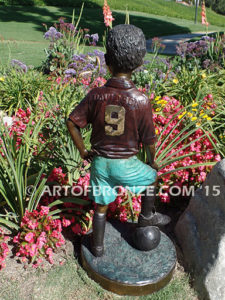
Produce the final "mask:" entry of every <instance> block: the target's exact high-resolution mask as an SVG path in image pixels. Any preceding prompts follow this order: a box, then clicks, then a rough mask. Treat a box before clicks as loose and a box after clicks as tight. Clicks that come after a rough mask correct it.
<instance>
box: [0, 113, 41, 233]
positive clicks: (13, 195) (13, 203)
mask: <svg viewBox="0 0 225 300" xmlns="http://www.w3.org/2000/svg"><path fill="white" fill-rule="evenodd" d="M31 124H32V119H31V120H30V122H29V123H28V124H27V127H26V130H25V131H24V133H23V135H22V136H20V139H21V143H20V144H19V145H18V139H17V136H16V135H14V136H11V134H10V132H9V129H8V128H7V127H3V126H1V147H0V150H1V153H0V195H1V198H0V209H1V214H0V223H2V224H5V225H6V226H9V227H11V228H15V229H19V224H20V222H21V220H22V218H23V216H24V213H25V210H26V209H27V210H28V211H32V210H34V209H36V208H37V205H38V203H39V201H40V199H41V196H42V192H43V190H44V187H45V183H46V180H47V178H46V177H44V178H43V174H44V171H45V165H43V166H42V168H41V169H40V170H38V172H37V173H36V174H35V180H34V181H33V180H32V182H30V179H32V178H33V177H32V176H31V175H34V174H32V173H31V172H30V171H31V170H32V164H33V162H34V160H35V159H36V156H35V155H34V152H35V151H36V149H37V145H38V144H39V132H40V131H41V128H42V127H43V125H44V120H43V118H41V119H40V120H39V121H38V122H37V123H36V124H35V125H34V126H32V125H31ZM31 184H32V186H31Z"/></svg>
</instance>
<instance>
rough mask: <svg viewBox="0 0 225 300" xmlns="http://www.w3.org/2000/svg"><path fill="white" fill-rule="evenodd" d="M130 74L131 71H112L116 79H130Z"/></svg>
mask: <svg viewBox="0 0 225 300" xmlns="http://www.w3.org/2000/svg"><path fill="white" fill-rule="evenodd" d="M131 75H132V72H130V73H113V74H112V76H113V77H116V78H118V79H127V80H130V79H131Z"/></svg>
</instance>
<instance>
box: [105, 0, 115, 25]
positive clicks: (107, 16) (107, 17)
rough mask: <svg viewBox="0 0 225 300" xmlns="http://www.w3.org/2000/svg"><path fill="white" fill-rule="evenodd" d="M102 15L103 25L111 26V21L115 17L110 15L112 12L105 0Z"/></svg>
mask: <svg viewBox="0 0 225 300" xmlns="http://www.w3.org/2000/svg"><path fill="white" fill-rule="evenodd" d="M103 15H104V23H105V26H106V27H110V28H112V22H113V21H114V20H115V19H114V18H113V17H112V12H111V10H110V7H109V5H108V3H107V0H104V6H103Z"/></svg>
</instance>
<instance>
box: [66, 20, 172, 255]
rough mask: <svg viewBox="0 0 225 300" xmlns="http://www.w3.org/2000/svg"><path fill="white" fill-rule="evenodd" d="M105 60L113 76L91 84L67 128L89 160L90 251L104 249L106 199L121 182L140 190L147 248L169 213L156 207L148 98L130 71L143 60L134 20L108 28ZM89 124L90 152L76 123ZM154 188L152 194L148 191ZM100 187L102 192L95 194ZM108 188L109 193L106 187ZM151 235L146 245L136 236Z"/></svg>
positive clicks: (140, 221)
mask: <svg viewBox="0 0 225 300" xmlns="http://www.w3.org/2000/svg"><path fill="white" fill-rule="evenodd" d="M106 50H107V51H106V54H105V60H106V64H107V66H108V69H109V71H110V73H111V74H112V78H111V79H109V80H108V81H107V83H106V84H105V85H104V86H103V87H100V88H94V89H92V90H91V91H90V92H89V93H88V95H87V96H86V97H85V98H84V99H83V100H82V101H81V103H80V104H79V105H78V106H77V107H76V108H75V109H74V110H73V112H72V113H71V114H70V116H69V119H68V121H67V127H68V130H69V132H70V134H71V137H72V139H73V141H74V144H75V146H76V147H77V148H78V150H79V151H80V155H81V157H82V158H83V159H86V160H89V161H92V165H91V180H90V182H91V188H92V191H91V194H90V197H91V198H92V199H93V200H94V201H95V202H96V203H97V204H98V205H97V209H96V211H95V213H94V218H93V233H92V246H91V250H92V253H93V254H94V255H95V256H97V257H99V256H102V255H103V253H104V246H103V240H104V231H105V222H106V213H107V208H108V204H109V203H111V202H112V201H114V200H115V197H116V195H115V194H114V193H113V188H114V187H115V186H118V185H122V186H125V187H127V188H128V189H130V190H131V191H132V192H135V193H140V192H143V191H144V195H143V196H142V203H141V213H140V216H139V219H138V225H137V231H136V232H135V235H134V236H135V241H134V242H135V244H136V247H137V248H139V249H140V250H151V249H154V248H155V247H157V245H158V244H159V242H160V231H159V229H158V227H156V226H160V225H166V224H167V223H169V221H170V218H169V217H168V216H165V215H162V214H160V213H157V212H156V211H155V209H154V201H155V187H156V182H157V171H156V170H157V168H158V167H157V164H156V163H155V162H154V157H155V141H156V135H155V129H154V125H153V119H152V108H151V103H150V101H149V99H148V97H147V96H146V95H145V94H143V93H142V92H140V91H138V90H137V89H136V87H135V85H134V84H133V82H132V81H131V75H132V72H133V71H134V70H135V69H136V68H137V67H139V66H141V65H142V64H143V58H144V56H145V54H146V40H145V37H144V34H143V32H142V30H141V29H139V28H137V27H135V26H133V25H117V26H115V27H114V28H113V29H112V30H110V32H109V34H108V38H107V44H106ZM87 124H92V136H91V145H92V148H91V150H90V151H88V150H87V149H85V146H84V143H83V140H82V137H81V134H80V130H79V129H80V128H84V127H85V126H87ZM140 143H142V144H144V145H145V146H146V147H147V148H148V149H149V151H150V154H151V161H150V162H149V164H145V163H143V162H141V161H140V160H138V159H137V157H136V154H137V153H138V151H139V147H140ZM148 186H152V187H153V190H154V192H153V194H151V193H150V195H149V193H148V191H149V190H148V189H147V187H148ZM96 188H98V191H99V189H100V191H101V193H100V194H99V193H98V195H96V193H95V191H96ZM106 188H107V192H106ZM141 235H143V236H146V237H147V238H148V237H149V240H148V243H147V244H146V243H145V242H143V240H140V241H139V240H138V236H141Z"/></svg>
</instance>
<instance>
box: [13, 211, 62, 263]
mask: <svg viewBox="0 0 225 300" xmlns="http://www.w3.org/2000/svg"><path fill="white" fill-rule="evenodd" d="M48 212H49V207H45V206H41V209H40V211H37V210H33V211H32V212H29V211H26V212H25V214H24V216H23V218H22V222H21V225H20V231H19V233H18V234H17V235H16V236H15V237H14V239H13V242H14V243H16V244H17V246H16V248H17V253H16V256H18V257H20V258H21V260H22V262H28V263H32V264H34V265H33V266H34V267H38V266H39V264H40V263H41V262H42V258H46V259H47V260H48V261H49V262H50V263H51V264H53V263H54V261H53V258H52V255H53V251H54V250H55V249H56V248H58V247H60V246H62V245H63V244H64V243H65V240H64V238H63V236H62V234H61V231H62V224H61V221H60V220H53V218H52V217H51V216H48Z"/></svg>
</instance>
